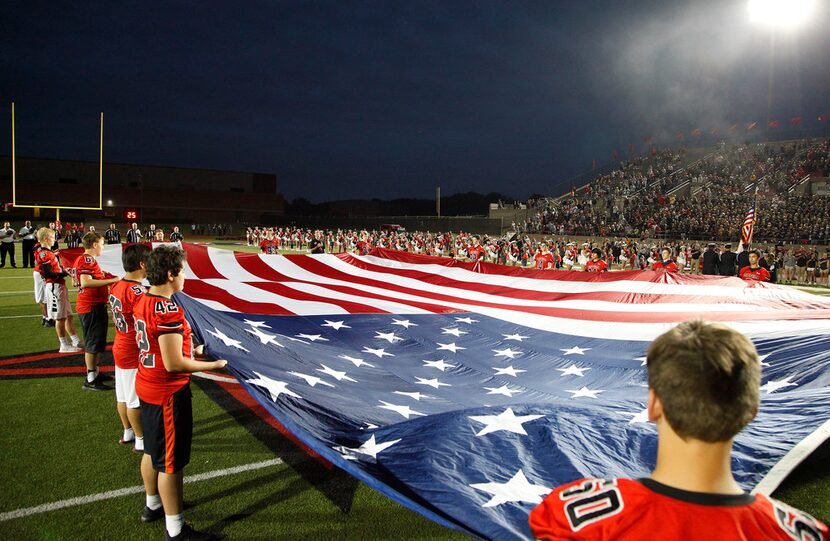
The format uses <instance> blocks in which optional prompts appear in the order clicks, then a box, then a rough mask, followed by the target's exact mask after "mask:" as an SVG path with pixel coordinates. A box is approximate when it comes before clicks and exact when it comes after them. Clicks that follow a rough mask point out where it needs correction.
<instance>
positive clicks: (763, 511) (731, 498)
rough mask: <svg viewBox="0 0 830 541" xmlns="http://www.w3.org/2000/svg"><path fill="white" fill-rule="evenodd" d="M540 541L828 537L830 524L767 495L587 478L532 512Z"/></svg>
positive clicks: (648, 481)
mask: <svg viewBox="0 0 830 541" xmlns="http://www.w3.org/2000/svg"><path fill="white" fill-rule="evenodd" d="M529 523H530V529H531V530H533V533H534V535H535V536H536V537H537V538H538V539H557V540H574V541H575V540H588V539H592V540H593V539H596V540H606V539H607V540H611V539H614V540H621V541H626V540H637V541H639V540H641V539H683V540H684V541H697V540H701V541H712V540H715V539H747V540H749V539H765V540H772V541H777V540H780V541H784V540H787V541H792V540H807V539H809V540H816V541H820V540H823V539H828V531H827V526H825V525H824V524H822V523H821V522H819V521H817V520H816V519H814V518H813V517H811V516H810V515H808V514H806V513H802V512H801V511H799V510H797V509H794V508H792V507H789V506H787V505H785V504H783V503H781V502H778V501H776V500H773V499H772V498H768V497H767V496H764V495H762V494H756V495H750V494H740V495H738V494H736V495H725V494H705V493H701V492H689V491H685V490H680V489H676V488H673V487H669V486H666V485H663V484H661V483H658V482H656V481H653V480H651V479H641V480H638V481H635V480H632V479H582V480H579V481H575V482H573V483H569V484H567V485H563V486H561V487H559V488H557V489H555V490H554V491H553V492H551V493H550V494H549V495H548V496H547V497H546V498H545V499H544V501H542V503H541V504H539V506H538V507H536V509H534V510H533V511H532V512H531V513H530V518H529Z"/></svg>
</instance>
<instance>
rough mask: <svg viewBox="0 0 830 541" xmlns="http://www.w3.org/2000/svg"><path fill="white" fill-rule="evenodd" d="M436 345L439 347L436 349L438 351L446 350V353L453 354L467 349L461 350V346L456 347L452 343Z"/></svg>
mask: <svg viewBox="0 0 830 541" xmlns="http://www.w3.org/2000/svg"><path fill="white" fill-rule="evenodd" d="M438 345H439V346H440V347H439V348H438V351H441V350H442V349H443V350H446V351H452V352H453V353H457V352H458V350H459V349H467V348H463V347H461V346H456V345H455V342H453V343H451V344H442V343H441V342H438Z"/></svg>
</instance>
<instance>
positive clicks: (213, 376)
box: [193, 372, 239, 383]
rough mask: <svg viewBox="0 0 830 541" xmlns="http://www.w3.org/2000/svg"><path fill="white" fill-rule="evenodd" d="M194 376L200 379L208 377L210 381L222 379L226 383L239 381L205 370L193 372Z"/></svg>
mask: <svg viewBox="0 0 830 541" xmlns="http://www.w3.org/2000/svg"><path fill="white" fill-rule="evenodd" d="M193 375H194V376H196V377H197V378H202V379H209V380H211V381H224V382H226V383H239V382H238V381H236V380H235V379H234V378H229V377H228V376H219V375H217V374H208V373H207V372H194V373H193Z"/></svg>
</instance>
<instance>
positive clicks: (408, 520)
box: [0, 245, 830, 540]
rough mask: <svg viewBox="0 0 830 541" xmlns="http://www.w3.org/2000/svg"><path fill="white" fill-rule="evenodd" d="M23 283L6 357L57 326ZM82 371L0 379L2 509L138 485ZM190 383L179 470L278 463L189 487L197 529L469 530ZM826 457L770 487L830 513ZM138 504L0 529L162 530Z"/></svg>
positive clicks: (61, 532) (73, 532)
mask: <svg viewBox="0 0 830 541" xmlns="http://www.w3.org/2000/svg"><path fill="white" fill-rule="evenodd" d="M222 247H227V248H232V249H237V250H244V251H256V248H249V247H245V246H238V245H227V246H222ZM19 257H20V256H19V253H18V264H20V259H19ZM31 284H32V280H31V270H30V269H16V270H14V269H9V268H8V267H7V268H5V269H2V270H0V344H2V349H1V350H0V355H2V356H3V357H6V356H12V355H23V354H28V353H34V352H42V351H55V350H56V349H57V339H56V338H55V332H54V329H51V328H42V327H40V325H39V323H40V318H39V315H38V311H37V309H36V307H35V306H34V304H33V299H32V296H31V292H30V289H31ZM822 294H824V292H822ZM828 294H830V291H829V292H828ZM74 296H75V295H74V293H73V294H72V295H71V298H72V300H74ZM76 323H78V322H76ZM111 338H112V328H110V339H111ZM106 362H108V363H111V357H108V360H107V361H106ZM77 365H78V366H79V367H80V366H82V361H81V360H80V357H78V361H77ZM81 381H82V379H81V376H80V375H78V376H70V377H48V378H44V377H39V378H33V379H14V380H0V396H2V397H3V407H2V408H0V426H2V427H3V430H2V431H0V487H2V490H0V513H3V512H8V511H11V510H15V509H20V508H24V507H29V506H35V505H40V504H45V503H50V502H54V501H58V500H63V499H67V498H74V497H80V496H87V495H90V494H96V493H99V492H103V491H109V490H115V489H120V488H124V487H131V486H138V485H139V484H140V482H141V480H140V475H139V472H138V460H139V459H138V455H135V454H133V453H132V452H130V450H129V449H128V448H127V447H124V446H120V445H118V444H117V440H118V437H119V435H120V423H119V422H118V420H117V417H116V414H115V408H114V404H113V402H114V396H113V393H112V391H108V392H102V393H90V392H83V391H81V389H80V386H81ZM192 388H193V397H194V398H193V400H194V417H195V418H194V432H195V436H194V444H193V459H192V461H191V464H190V465H189V466H188V467H187V469H186V474H187V475H189V476H190V475H195V474H199V473H203V472H209V471H214V470H219V469H223V468H228V467H232V466H239V465H244V464H250V463H256V462H260V461H264V460H269V459H273V458H275V457H278V458H280V459H281V460H282V461H283V463H282V464H279V465H274V466H269V467H267V468H264V469H259V470H256V471H249V472H245V473H238V474H233V475H228V476H225V477H219V478H214V479H210V480H206V481H199V482H195V483H191V484H188V485H186V487H185V491H184V492H185V499H186V501H187V502H188V503H189V505H190V508H189V509H188V511H187V513H186V515H187V517H188V520H189V521H192V522H193V523H194V524H195V525H196V526H197V527H199V528H203V529H209V530H211V531H214V532H218V533H222V534H224V535H226V536H227V537H228V538H229V539H292V540H293V539H298V540H301V539H326V538H332V539H333V538H338V539H347V540H348V539H355V540H357V539H360V540H363V539H424V540H426V539H430V540H443V539H447V540H452V539H465V538H466V537H464V536H462V535H460V534H458V533H455V532H452V531H450V530H447V529H445V528H442V527H440V526H437V525H435V524H433V523H431V522H430V521H428V520H426V519H424V518H423V517H421V516H419V515H417V514H415V513H413V512H411V511H409V510H407V509H405V508H403V507H402V506H400V505H398V504H396V503H394V502H392V501H391V500H389V499H387V498H386V497H385V496H383V495H381V494H379V493H378V492H376V491H374V490H372V489H369V488H368V487H366V486H365V485H363V484H361V483H358V482H357V481H355V480H354V479H353V478H351V477H350V476H348V475H346V474H344V473H342V472H340V471H339V470H336V469H328V468H326V467H324V466H323V465H321V464H320V463H319V462H318V461H316V460H314V459H312V458H310V457H308V456H307V455H306V454H305V453H303V452H302V451H300V450H299V449H298V448H297V447H296V446H295V445H294V444H292V443H291V442H290V441H288V440H287V439H285V438H284V437H283V436H281V435H280V434H279V433H278V432H277V431H276V430H274V429H273V428H271V427H270V426H269V425H267V424H266V423H264V422H263V421H262V420H261V419H259V418H257V417H256V416H255V415H253V414H252V413H251V412H250V410H248V409H247V408H245V407H244V406H242V405H240V404H239V403H238V402H235V400H234V399H232V398H230V396H229V395H227V393H225V392H224V391H223V390H222V389H221V388H219V386H217V385H216V384H215V383H212V382H207V381H204V380H196V379H195V378H194V384H193V385H192ZM540 452H543V450H540ZM829 459H830V445H827V444H825V445H823V446H822V447H820V448H819V450H817V451H816V452H815V453H813V455H812V456H811V457H809V458H808V459H807V460H806V461H805V462H804V463H803V464H802V465H801V466H799V468H798V469H796V470H795V472H794V473H793V474H792V475H791V476H790V477H789V479H787V481H786V482H785V483H784V484H783V485H782V487H781V488H780V489H779V490H778V491H776V493H775V494H774V496H776V497H778V498H780V499H782V500H783V501H785V502H787V503H789V504H791V505H794V506H796V507H799V508H802V509H804V510H805V511H807V512H809V513H811V514H813V515H814V516H816V517H817V518H820V519H822V520H823V521H825V522H828V521H830V460H829ZM142 506H143V495H142V494H132V495H128V496H122V497H117V498H113V499H108V500H105V501H101V502H96V503H90V504H85V505H80V506H75V507H70V508H66V509H61V510H56V511H49V512H45V513H40V514H36V515H32V516H29V517H24V518H18V519H12V520H7V521H4V522H2V523H0V529H2V532H3V537H4V538H6V539H17V540H29V539H31V540H52V539H61V540H63V539H70V540H74V539H116V538H117V539H127V540H131V539H136V540H138V539H158V538H163V526H162V524H161V523H156V524H150V525H144V524H141V523H140V522H139V521H138V516H139V514H140V512H141V509H142Z"/></svg>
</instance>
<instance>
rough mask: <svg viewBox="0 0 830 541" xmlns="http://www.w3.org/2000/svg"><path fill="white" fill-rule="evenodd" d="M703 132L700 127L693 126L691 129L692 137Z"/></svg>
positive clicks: (698, 135)
mask: <svg viewBox="0 0 830 541" xmlns="http://www.w3.org/2000/svg"><path fill="white" fill-rule="evenodd" d="M702 133H703V132H701V131H700V128H695V129H693V130H692V137H700V135H701V134H702Z"/></svg>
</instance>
